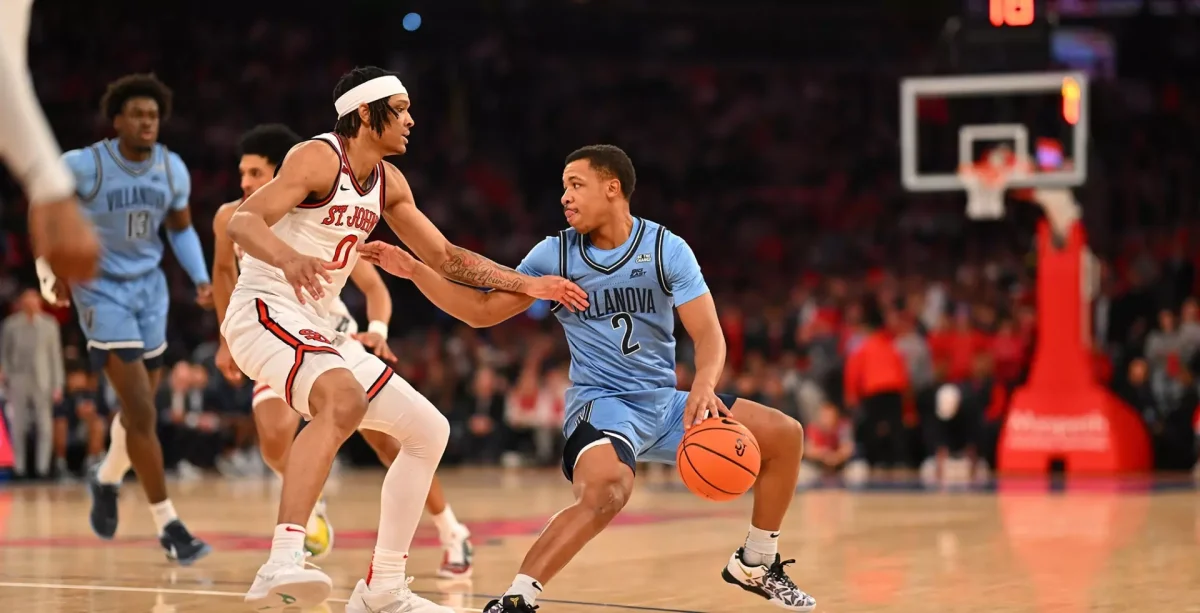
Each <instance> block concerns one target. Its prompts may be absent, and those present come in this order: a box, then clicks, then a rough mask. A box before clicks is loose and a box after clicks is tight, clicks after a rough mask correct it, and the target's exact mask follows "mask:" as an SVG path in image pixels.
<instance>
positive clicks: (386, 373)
mask: <svg viewBox="0 0 1200 613" xmlns="http://www.w3.org/2000/svg"><path fill="white" fill-rule="evenodd" d="M394 374H396V372H395V371H393V370H392V369H391V367H387V366H385V367H384V369H383V372H382V373H380V374H379V378H378V379H376V380H375V382H374V383H372V384H371V387H370V388H368V389H367V402H371V401H372V400H374V399H375V397H376V396H378V395H379V392H381V391H383V386H385V385H387V382H388V381H391V380H392V375H394Z"/></svg>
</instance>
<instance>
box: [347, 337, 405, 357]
mask: <svg viewBox="0 0 1200 613" xmlns="http://www.w3.org/2000/svg"><path fill="white" fill-rule="evenodd" d="M354 340H356V341H358V342H360V343H362V344H363V347H366V348H367V349H369V350H371V353H374V354H375V355H376V356H377V357H379V359H381V360H383V361H384V362H395V361H396V354H394V353H392V348H391V347H388V344H387V339H386V338H383V336H381V335H379V334H378V333H375V332H359V333H358V334H355V335H354Z"/></svg>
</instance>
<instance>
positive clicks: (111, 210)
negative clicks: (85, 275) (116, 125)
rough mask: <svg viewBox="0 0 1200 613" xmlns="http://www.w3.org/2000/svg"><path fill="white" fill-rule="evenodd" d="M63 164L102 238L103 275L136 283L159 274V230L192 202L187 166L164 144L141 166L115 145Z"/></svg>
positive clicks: (73, 154)
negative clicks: (71, 175) (145, 277)
mask: <svg viewBox="0 0 1200 613" xmlns="http://www.w3.org/2000/svg"><path fill="white" fill-rule="evenodd" d="M63 160H64V161H65V162H66V163H67V166H68V167H69V168H70V169H71V172H72V173H73V174H74V175H75V182H76V186H77V190H78V192H79V198H80V205H81V206H82V207H83V208H84V211H85V212H86V213H87V215H88V217H89V218H90V219H91V220H92V223H93V224H94V225H95V227H96V232H97V233H98V234H99V235H100V244H101V255H100V272H101V275H102V276H105V277H109V278H117V279H132V278H136V277H140V276H142V275H145V274H146V273H149V272H150V271H152V270H155V269H157V268H158V267H159V264H160V263H161V262H162V255H163V242H162V237H161V236H160V234H159V229H160V228H161V227H162V224H163V221H164V220H165V219H166V217H167V215H168V214H169V213H170V212H172V211H176V210H180V209H183V208H186V207H187V204H188V199H189V197H190V196H191V178H190V177H189V175H188V170H187V166H185V165H184V163H183V160H181V159H180V158H179V156H178V155H176V154H175V153H173V152H171V151H168V150H167V148H166V147H165V146H163V145H160V144H156V145H154V149H153V151H151V152H150V157H149V158H148V159H146V160H145V161H143V162H134V161H131V160H127V159H125V157H124V156H122V155H121V152H120V151H119V150H118V148H117V143H116V141H114V140H102V141H99V142H97V143H94V144H93V145H91V146H89V147H86V148H83V149H76V150H73V151H68V152H67V153H66V154H65V155H64V156H63Z"/></svg>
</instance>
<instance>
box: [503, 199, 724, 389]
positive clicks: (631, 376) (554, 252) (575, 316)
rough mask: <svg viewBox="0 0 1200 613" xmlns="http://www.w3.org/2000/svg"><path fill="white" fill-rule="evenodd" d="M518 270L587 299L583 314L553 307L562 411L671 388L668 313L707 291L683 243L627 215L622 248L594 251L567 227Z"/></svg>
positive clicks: (672, 344) (672, 323)
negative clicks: (564, 357)
mask: <svg viewBox="0 0 1200 613" xmlns="http://www.w3.org/2000/svg"><path fill="white" fill-rule="evenodd" d="M517 270H518V271H519V272H521V273H523V274H527V275H530V276H544V275H558V276H562V277H565V278H567V279H570V280H572V281H574V282H575V283H576V284H577V285H579V287H581V288H583V290H584V291H585V292H587V294H588V303H589V304H588V309H587V310H586V311H583V312H579V313H572V312H571V311H570V310H568V309H567V308H565V307H563V306H561V305H554V307H553V308H552V312H553V313H554V314H555V316H556V317H558V321H559V322H560V323H561V324H562V326H563V331H564V332H565V333H566V336H567V344H568V345H569V346H570V349H571V383H572V387H571V389H569V390H568V391H567V406H568V407H576V406H578V405H579V404H581V403H585V402H588V401H590V400H594V399H596V398H601V397H605V396H614V395H621V394H633V393H637V392H646V391H653V390H657V389H662V388H674V387H675V385H676V378H675V312H674V309H675V308H676V307H679V306H682V305H684V304H687V303H688V302H691V301H692V300H695V299H696V298H699V297H701V296H703V295H704V294H707V293H708V285H707V284H706V283H705V281H704V275H703V274H702V273H701V272H700V265H699V263H697V262H696V256H695V254H694V253H693V252H692V249H691V247H689V246H688V244H687V243H686V242H684V241H683V239H681V238H679V237H678V236H676V235H675V234H673V233H671V232H670V231H669V230H667V229H666V228H664V227H662V226H660V225H659V224H657V223H654V222H652V221H647V220H644V219H641V218H634V225H633V231H632V232H630V235H629V238H628V239H627V240H626V241H625V244H623V245H621V246H619V247H617V248H616V249H610V250H601V249H597V248H595V247H594V246H592V245H591V244H590V242H589V241H588V239H587V237H586V236H584V235H581V234H579V233H578V232H576V231H575V230H573V229H567V230H563V231H562V232H559V233H558V236H550V237H547V238H546V239H545V240H543V241H542V242H540V243H538V244H537V246H535V247H534V248H533V250H532V251H530V252H529V255H527V256H525V259H524V260H523V261H522V262H521V264H520V265H519V266H518V267H517Z"/></svg>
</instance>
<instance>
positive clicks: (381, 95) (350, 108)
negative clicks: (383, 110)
mask: <svg viewBox="0 0 1200 613" xmlns="http://www.w3.org/2000/svg"><path fill="white" fill-rule="evenodd" d="M407 93H408V90H407V89H404V84H403V83H401V82H400V79H397V78H396V77H393V76H386V77H378V78H375V79H371V80H370V81H367V82H366V83H363V84H361V85H356V86H354V87H353V88H352V89H351V90H350V91H348V92H346V93H344V94H342V95H341V96H338V99H337V101H336V102H334V103H333V108H334V109H335V110H336V111H337V114H338V119H341V118H342V117H345V116H346V115H349V114H350V113H353V112H354V111H356V110H358V105H360V104H370V103H372V102H375V101H376V100H386V99H388V98H391V97H392V96H395V95H396V94H407Z"/></svg>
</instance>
